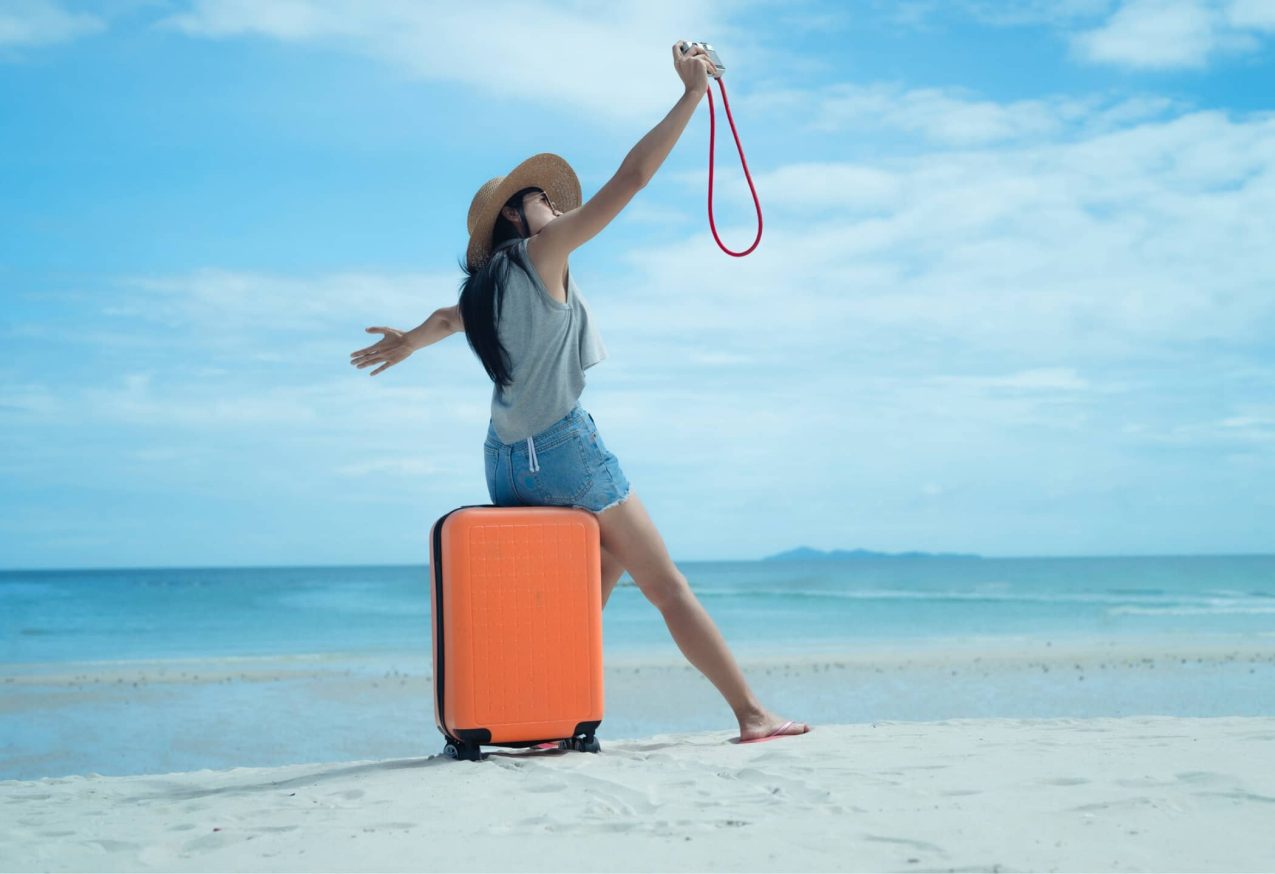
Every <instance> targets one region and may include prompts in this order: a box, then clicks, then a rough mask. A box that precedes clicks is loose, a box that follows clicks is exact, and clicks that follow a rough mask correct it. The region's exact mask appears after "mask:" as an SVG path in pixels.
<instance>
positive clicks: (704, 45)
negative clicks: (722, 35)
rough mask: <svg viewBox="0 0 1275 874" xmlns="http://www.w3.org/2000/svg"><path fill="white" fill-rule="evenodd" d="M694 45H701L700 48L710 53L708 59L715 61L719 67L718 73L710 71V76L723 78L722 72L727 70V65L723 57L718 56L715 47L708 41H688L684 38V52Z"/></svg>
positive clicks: (715, 64) (714, 64) (714, 63)
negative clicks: (723, 61) (724, 63)
mask: <svg viewBox="0 0 1275 874" xmlns="http://www.w3.org/2000/svg"><path fill="white" fill-rule="evenodd" d="M694 46H699V47H700V48H702V49H703V50H704V51H705V52H706V53H707V54H708V59H709V60H710V61H712V62H713V66H715V67H716V68H717V75H716V76H713V74H712V73H710V74H709V76H710V77H711V78H713V79H720V78H722V74H723V73H725V72H726V67H725V66H724V65H723V64H722V59H721V58H719V57H717V52H715V51H713V47H712V46H710V45H709V44H708V43H706V42H689V43H688V42H686V41H685V40H683V41H682V54H686V53H687V52H689V51H690V50H691V49H692V48H693V47H694Z"/></svg>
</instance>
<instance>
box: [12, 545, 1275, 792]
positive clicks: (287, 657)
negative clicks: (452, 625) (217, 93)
mask: <svg viewBox="0 0 1275 874" xmlns="http://www.w3.org/2000/svg"><path fill="white" fill-rule="evenodd" d="M679 567H680V568H681V569H682V571H683V572H684V573H685V574H686V576H687V578H688V579H689V580H690V582H691V585H692V587H693V588H694V590H695V591H696V592H697V593H698V596H699V598H700V600H701V602H702V603H703V604H704V606H705V608H706V609H707V610H708V612H709V614H710V615H711V616H712V617H713V619H714V621H715V622H716V623H717V625H718V627H719V628H720V629H721V631H722V633H723V635H724V637H725V638H726V640H727V642H728V643H729V644H730V646H731V649H732V651H733V652H734V653H735V654H736V655H737V656H738V657H739V658H740V660H741V662H747V661H749V660H750V659H753V660H758V659H764V660H765V661H764V664H767V665H772V666H773V670H772V669H771V668H766V669H761V668H758V669H756V670H751V671H750V672H749V679H750V682H752V683H753V684H754V688H755V690H756V691H757V693H758V694H759V696H760V697H761V698H762V699H763V700H764V701H765V702H767V704H768V705H769V706H773V707H775V708H777V709H780V710H781V712H784V713H785V714H788V715H795V716H798V717H800V718H803V719H807V720H812V721H814V722H815V723H816V724H818V723H820V722H823V723H829V722H859V721H875V720H898V719H902V720H912V719H948V718H962V717H977V716H1011V717H1034V716H1077V717H1083V716H1098V715H1106V716H1111V715H1126V714H1147V713H1159V714H1167V715H1184V716H1209V715H1270V714H1275V556H1247V557H1188V558H1076V559H1056V558H1049V559H974V558H915V559H849V560H820V561H784V562H684V563H681V564H679ZM429 581H430V575H429V570H428V568H426V567H424V566H411V567H317V568H313V567H302V568H260V569H254V568H236V569H155V570H110V571H40V572H4V573H0V696H2V697H0V780H3V779H34V778H38V777H48V776H60V775H66V774H83V773H101V774H137V773H160V772H167V771H177V770H197V769H200V768H228V767H237V766H270V765H279V764H288V763H294V762H310V761H351V760H359V759H385V758H393V757H409V758H410V757H419V756H423V755H432V754H435V753H437V752H439V750H440V749H441V737H440V735H439V734H438V732H437V729H436V728H435V727H434V725H433V712H432V699H431V694H432V693H431V683H430V679H429V677H428V673H429V670H430V652H429V647H430V634H429V590H428V588H427V586H428V585H429ZM603 636H604V651H605V654H606V657H607V660H608V661H607V670H608V681H607V682H608V685H607V692H606V696H607V697H606V708H607V709H606V714H607V715H606V718H605V719H604V725H603V730H602V732H601V734H602V736H603V737H609V738H615V737H646V736H649V735H651V734H655V733H661V732H667V731H694V730H712V729H722V728H730V725H729V723H730V721H731V718H730V713H729V711H728V710H727V709H726V708H725V707H724V705H723V702H722V701H721V699H720V697H719V696H717V694H716V692H715V691H714V690H713V689H712V688H711V686H709V684H708V683H707V681H706V680H703V678H701V677H699V676H698V675H697V674H695V673H694V672H693V671H692V670H690V669H689V668H688V667H687V666H685V663H684V662H683V661H681V656H680V653H679V652H678V650H677V647H676V645H675V644H674V643H673V641H672V640H671V638H670V635H669V633H668V630H667V628H666V627H665V625H664V623H663V620H662V617H661V616H660V615H659V613H658V612H657V611H656V610H655V609H654V608H653V607H652V606H651V605H650V604H649V603H647V602H646V600H645V599H644V598H643V597H642V595H641V593H640V592H639V591H638V590H637V589H636V587H634V586H633V585H632V582H631V581H630V580H628V578H627V577H626V578H624V579H622V581H621V585H620V588H618V589H617V590H616V592H615V593H614V594H613V596H612V598H611V601H610V602H609V603H608V605H607V608H606V610H605V612H604V614H603ZM1219 640H1221V641H1223V642H1224V645H1223V648H1222V649H1221V650H1214V651H1213V652H1216V653H1217V654H1216V655H1208V654H1205V657H1203V658H1196V657H1190V658H1188V657H1186V656H1187V655H1188V650H1191V648H1192V644H1193V643H1195V642H1203V641H1209V642H1210V643H1211V644H1216V642H1217V641H1219ZM1042 641H1043V642H1044V644H1045V645H1046V646H1051V645H1052V646H1054V647H1055V649H1054V650H1053V652H1054V653H1055V654H1057V653H1059V651H1060V650H1061V649H1064V648H1065V647H1066V646H1067V645H1068V643H1072V644H1075V645H1076V646H1077V647H1078V650H1077V651H1085V649H1086V647H1089V646H1090V645H1091V644H1093V643H1094V642H1096V641H1101V642H1105V643H1106V644H1117V645H1119V644H1121V643H1122V642H1130V643H1133V642H1136V646H1137V647H1141V649H1139V650H1138V652H1139V653H1140V654H1142V655H1146V654H1147V653H1153V654H1155V657H1154V658H1136V657H1128V658H1126V657H1117V656H1115V655H1112V654H1111V652H1112V651H1110V650H1094V652H1096V653H1097V655H1095V656H1094V657H1093V658H1090V659H1087V660H1086V659H1084V658H1080V659H1079V660H1077V662H1076V664H1075V665H1074V666H1073V664H1072V661H1073V660H1072V659H1071V658H1067V659H1066V662H1065V664H1064V663H1062V662H1060V661H1059V660H1058V659H1057V658H1055V659H1054V661H1053V662H1051V663H1048V664H1046V663H1045V662H1043V661H1041V660H1040V659H1038V658H1037V657H1036V656H1028V657H1018V658H1017V661H1016V662H1015V663H1014V664H1013V665H1010V666H1008V667H1005V666H1002V667H999V668H995V667H993V666H992V664H991V662H992V661H993V659H990V658H989V659H987V660H986V661H985V662H983V663H980V662H979V661H977V660H975V661H970V660H969V658H968V656H962V657H949V656H946V655H945V656H943V657H942V659H941V660H940V662H939V663H937V664H936V663H935V662H934V661H933V659H931V660H930V661H929V662H928V663H927V662H926V661H925V660H924V659H917V660H915V662H910V661H905V660H904V658H906V657H908V656H912V655H916V654H919V653H923V652H924V651H925V650H926V648H927V647H936V648H938V649H939V650H940V651H942V652H945V653H951V652H953V651H954V650H956V649H958V648H960V647H965V648H967V649H972V651H973V652H975V653H994V652H995V651H996V650H997V647H998V646H999V645H1001V644H1004V645H1005V648H1006V649H1007V650H1012V649H1014V648H1015V647H1018V648H1020V649H1021V648H1022V647H1024V646H1028V648H1029V649H1031V648H1032V646H1031V645H1035V644H1039V643H1041V642H1042ZM1230 642H1234V647H1235V649H1234V653H1232V652H1229V651H1228V650H1227V647H1230V646H1231V643H1230ZM872 651H876V652H878V653H880V652H892V653H894V654H896V655H897V654H898V653H902V654H903V656H902V657H895V656H891V657H890V658H891V659H893V660H892V661H891V660H888V659H887V660H886V661H882V662H880V663H879V664H877V663H872V662H869V663H868V664H867V665H866V666H859V667H855V666H853V664H851V663H852V662H853V660H854V658H855V657H856V655H861V654H864V653H869V652H872ZM1040 651H1042V650H1039V649H1033V652H1040ZM1201 652H1203V650H1199V649H1198V647H1197V651H1196V652H1195V655H1199V654H1200V653H1201ZM1241 653H1242V654H1241ZM1179 655H1181V656H1183V657H1182V658H1179V657H1178V656H1179ZM816 657H817V658H818V659H819V660H824V659H828V662H826V663H824V664H822V665H821V666H820V667H818V668H814V669H811V670H796V669H795V668H794V669H793V670H789V666H791V665H795V664H798V663H800V662H802V660H803V659H805V660H810V659H815V658H816ZM874 658H875V657H874ZM962 658H963V659H964V661H962V660H961V659H962ZM838 660H841V664H840V665H838V664H837V661H838ZM656 662H660V663H665V664H667V663H672V664H674V665H677V667H674V668H671V669H664V668H661V669H660V670H665V671H666V673H659V672H658V671H653V670H652V668H651V667H650V665H652V664H654V663H656ZM1082 662H1083V664H1082ZM633 665H641V666H645V667H639V668H634V667H631V666H633ZM1064 669H1065V673H1064ZM668 670H671V671H672V673H667V671H668Z"/></svg>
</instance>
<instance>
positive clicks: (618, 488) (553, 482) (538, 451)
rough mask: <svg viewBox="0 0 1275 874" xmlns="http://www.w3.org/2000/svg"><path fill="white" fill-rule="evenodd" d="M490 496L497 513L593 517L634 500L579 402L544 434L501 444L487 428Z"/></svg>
mask: <svg viewBox="0 0 1275 874" xmlns="http://www.w3.org/2000/svg"><path fill="white" fill-rule="evenodd" d="M483 455H484V456H485V458H486V461H487V491H488V493H489V494H490V495H491V502H492V503H493V504H495V505H496V506H497V507H538V506H545V505H549V506H555V507H578V508H580V509H583V510H589V511H591V512H593V513H601V512H602V511H603V510H607V509H610V508H611V507H613V506H615V505H616V504H618V503H620V502H621V501H623V500H624V499H625V498H627V497H628V496H629V481H628V479H626V478H625V476H624V471H622V470H620V460H619V459H618V458H616V457H615V455H614V454H613V453H611V452H610V451H608V450H607V448H606V444H605V443H603V442H602V436H601V435H600V434H598V428H597V425H595V424H594V422H593V416H591V415H589V414H588V413H587V412H586V411H585V409H584V408H583V407H582V406H580V404H579V402H577V403H576V405H575V406H574V407H573V408H572V409H571V412H569V413H567V414H566V415H565V416H563V417H562V418H561V419H559V420H558V421H556V422H554V423H553V424H552V425H550V426H549V427H548V428H545V429H544V430H543V431H541V432H540V433H539V434H536V435H535V436H533V437H528V438H527V439H526V440H519V441H518V442H517V443H502V442H501V441H500V438H499V437H497V436H496V428H495V426H494V425H488V428H487V440H486V442H485V443H484V444H483Z"/></svg>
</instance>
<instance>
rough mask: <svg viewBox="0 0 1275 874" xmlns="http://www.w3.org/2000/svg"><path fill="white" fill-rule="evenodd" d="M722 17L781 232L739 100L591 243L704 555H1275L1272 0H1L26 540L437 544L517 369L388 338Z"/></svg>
mask: <svg viewBox="0 0 1275 874" xmlns="http://www.w3.org/2000/svg"><path fill="white" fill-rule="evenodd" d="M679 39H689V40H699V41H706V42H709V43H712V44H713V46H714V47H715V48H716V50H717V51H718V53H719V55H720V57H721V59H722V61H723V64H724V65H725V67H726V74H725V76H724V78H723V80H722V82H723V84H724V86H725V89H726V95H727V97H728V98H729V100H730V105H731V110H732V113H733V115H734V119H735V123H736V127H737V130H738V134H739V137H740V140H741V142H742V144H743V148H744V154H745V157H746V159H747V163H748V168H749V171H750V173H751V175H752V179H753V183H754V184H755V186H756V190H757V195H758V198H759V200H760V203H761V208H762V213H763V217H764V231H763V235H762V239H761V243H760V245H759V246H758V248H757V249H756V251H754V252H753V253H752V254H751V255H749V256H748V257H745V258H734V257H730V256H728V255H726V254H724V253H723V252H722V251H721V250H720V249H718V247H717V244H716V243H715V242H714V240H713V237H712V235H711V232H710V229H709V224H708V212H707V200H708V197H707V194H708V141H709V106H708V101H707V100H705V102H704V103H703V104H701V106H700V107H699V108H698V110H697V112H696V115H695V118H694V119H693V120H692V122H691V123H690V125H689V126H688V127H687V129H686V131H685V133H684V134H683V135H682V138H681V139H680V141H679V142H678V144H677V146H676V147H675V148H674V150H673V152H672V154H671V155H670V156H669V158H668V159H667V161H666V162H665V163H664V164H663V165H662V167H661V168H660V170H659V172H658V173H657V175H656V176H655V178H654V179H653V180H652V181H651V183H650V184H649V185H648V186H647V187H646V188H644V189H643V190H642V191H641V192H640V193H639V194H638V195H637V197H635V198H634V200H633V201H632V203H631V204H630V205H629V206H628V207H627V208H626V210H625V211H624V212H623V213H622V214H621V215H620V216H619V217H618V218H617V219H616V220H615V221H614V222H612V224H611V225H609V226H608V227H607V228H606V229H605V230H604V231H603V232H602V234H600V235H599V236H598V237H596V238H595V239H594V240H592V241H590V242H589V243H588V244H587V245H586V246H584V247H582V248H581V249H579V250H577V251H576V252H575V253H573V255H572V261H571V264H572V276H573V278H574V279H575V281H576V283H577V284H578V286H579V288H580V291H581V293H582V294H583V296H584V298H585V299H586V300H587V301H588V303H589V306H590V309H591V311H592V313H593V316H594V318H595V319H596V320H597V323H598V326H599V329H600V332H601V335H602V337H603V340H604V342H605V343H606V346H607V348H608V350H609V357H608V358H607V359H606V360H605V361H603V362H602V363H601V364H599V365H597V366H596V367H594V368H592V369H590V370H589V371H588V373H587V379H588V386H587V388H586V389H585V392H584V394H583V396H582V398H581V401H582V403H583V404H584V406H585V407H586V408H587V409H588V410H589V411H590V412H591V413H592V414H593V416H594V418H595V420H596V422H597V425H598V427H599V430H600V432H601V433H602V435H603V437H604V439H605V441H606V444H607V446H608V447H609V448H610V449H611V451H613V452H614V453H615V454H616V455H617V456H618V457H619V459H620V462H621V464H622V466H623V468H624V470H625V472H626V474H627V476H628V478H629V479H630V481H631V482H632V483H633V485H634V487H635V489H636V490H637V491H638V493H639V494H640V495H641V496H642V500H643V503H644V504H645V505H646V507H647V509H648V511H649V512H650V514H651V517H652V519H653V520H654V522H655V524H656V527H657V528H658V529H659V530H660V532H661V534H662V535H663V537H664V540H665V542H666V544H667V545H668V548H669V551H670V553H671V555H672V556H673V558H674V559H675V560H680V561H696V560H735V559H738V560H748V559H757V558H762V557H764V556H767V555H771V554H774V553H777V552H780V551H784V550H787V549H791V548H793V547H796V546H799V545H805V546H810V547H814V548H817V549H851V548H867V549H874V550H883V551H903V550H930V551H955V552H975V553H980V554H983V555H1007V556H1008V555H1058V556H1068V555H1146V554H1160V555H1164V554H1186V553H1213V554H1223V553H1255V552H1271V551H1273V546H1275V294H1273V292H1275V245H1272V239H1273V238H1275V113H1272V106H1271V104H1272V101H1273V100H1275V0H1054V2H1044V0H1021V2H991V0H986V2H985V0H941V2H940V0H899V2H885V0H856V2H828V3H822V2H814V0H801V2H790V0H783V2H759V0H748V2H732V3H713V2H697V0H678V2H661V0H655V2H650V0H643V2H634V3H626V2H619V3H616V2H597V3H595V2H559V3H549V2H539V0H523V2H518V3H507V2H488V3H474V4H452V3H437V4H436V3H428V2H418V3H412V2H391V0H385V2H354V0H278V2H261V3H257V2H248V0H171V2H145V0H118V2H102V3H87V2H84V3H80V2H75V3H73V2H69V0H68V2H56V0H18V2H13V0H5V2H0V294H2V295H3V303H4V307H3V314H2V315H0V332H2V334H3V341H4V345H5V348H6V350H7V352H8V354H7V355H6V356H5V359H4V362H3V363H2V364H0V422H2V429H0V435H2V436H0V440H2V441H3V454H2V455H0V568H11V569H16V568H24V569H37V568H106V567H166V566H167V567H171V566H273V565H329V564H423V563H425V561H426V560H427V556H428V547H427V543H426V538H427V535H428V532H429V529H430V526H431V525H432V524H433V522H434V521H435V520H436V519H438V518H439V517H440V516H442V515H443V514H444V513H446V512H448V511H449V510H451V509H454V508H456V507H459V506H463V505H467V504H485V503H488V502H489V500H490V499H489V497H488V495H487V490H486V485H485V478H484V473H483V454H482V442H483V439H484V438H485V436H486V433H487V425H488V418H489V415H490V398H491V384H490V381H489V380H488V377H487V375H486V373H485V372H484V370H483V368H482V366H481V364H480V363H479V361H478V359H477V358H476V357H475V356H474V354H473V353H472V351H471V350H470V349H469V347H468V345H467V344H466V342H465V338H464V336H463V335H462V334H457V335H453V336H452V337H449V338H447V339H446V340H444V341H442V342H440V343H438V344H437V345H435V346H431V347H428V348H426V349H423V350H421V351H419V352H417V353H416V354H414V355H413V356H412V357H411V358H409V359H407V360H406V361H404V362H402V363H401V364H398V365H396V366H394V367H391V368H389V369H388V370H386V371H384V372H382V373H380V374H378V375H377V376H375V377H372V376H370V375H369V373H370V370H371V368H369V369H366V370H357V369H355V368H354V367H352V366H351V365H350V363H349V356H350V353H351V352H353V351H354V350H355V349H358V348H361V347H363V346H365V345H368V343H369V342H371V341H374V340H375V339H377V337H378V336H379V335H370V334H367V333H366V332H365V328H367V327H368V326H374V325H389V326H393V327H397V328H399V329H403V330H406V329H409V328H412V327H414V326H416V325H418V324H420V323H421V322H422V321H423V320H424V319H426V318H427V317H428V316H429V315H430V314H431V313H432V312H434V311H435V310H436V309H438V308H440V307H446V306H450V305H452V304H454V303H455V302H456V300H457V298H458V290H459V284H460V280H461V277H462V274H461V272H460V270H459V267H458V259H460V258H461V257H462V256H463V253H464V251H465V246H466V243H467V240H468V237H467V234H466V231H465V216H466V213H467V211H468V209H469V204H470V200H471V198H472V197H473V195H474V193H475V192H476V191H477V189H478V188H479V187H480V186H481V185H482V184H483V183H484V182H485V181H487V180H488V179H490V178H491V177H493V176H497V175H502V174H505V173H507V172H508V171H509V170H511V169H512V168H513V167H514V166H516V165H517V164H518V163H519V162H520V161H522V160H523V159H524V158H526V157H528V156H530V155H532V154H535V153H538V152H554V153H557V154H559V155H562V156H563V157H564V158H566V159H567V160H568V161H569V162H570V163H571V165H572V166H573V167H574V168H575V170H576V172H577V174H578V175H579V177H580V181H581V184H582V187H583V189H584V196H585V197H586V198H588V197H590V196H592V195H593V194H594V193H595V192H596V191H597V190H598V189H599V188H600V187H601V186H602V185H603V184H604V183H605V182H606V181H607V180H608V179H609V178H610V177H611V175H612V174H613V173H614V172H615V171H616V170H617V169H618V167H619V166H620V163H621V162H622V160H623V159H624V157H625V155H626V154H627V153H628V151H629V150H630V149H631V148H632V147H633V146H634V145H635V144H636V143H637V142H638V140H640V139H641V138H642V137H643V136H644V135H645V134H646V133H647V131H649V130H650V129H651V128H652V127H654V126H655V125H656V124H658V123H659V121H660V120H661V119H662V118H663V117H664V115H665V113H667V112H668V111H669V110H670V109H671V108H672V107H673V105H674V104H675V103H676V102H677V100H678V98H679V97H680V95H681V93H682V86H681V81H680V79H679V78H678V77H677V74H676V73H675V71H674V69H673V65H672V61H671V46H672V45H673V43H674V42H676V41H677V40H679ZM712 96H713V98H714V103H715V109H716V111H717V120H718V122H719V123H720V126H719V129H718V131H717V134H718V136H717V153H716V171H715V180H714V202H713V208H714V216H715V219H716V222H717V227H718V229H719V232H720V234H721V236H722V239H723V241H724V242H725V243H726V244H727V245H728V246H729V247H731V248H733V249H736V250H741V249H744V248H747V246H748V245H749V244H750V243H751V242H752V240H753V238H754V235H755V233H756V223H757V217H756V214H755V210H754V206H753V201H752V197H751V195H750V194H749V190H748V180H747V179H746V178H745V176H744V174H743V171H742V169H741V162H740V158H739V154H738V152H737V151H736V149H735V145H734V141H733V139H732V138H731V135H730V130H729V125H728V123H727V120H726V118H725V116H724V114H723V112H722V101H721V95H720V92H719V91H718V87H717V85H713V86H712Z"/></svg>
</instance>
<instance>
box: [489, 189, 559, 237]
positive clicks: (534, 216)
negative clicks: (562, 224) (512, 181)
mask: <svg viewBox="0 0 1275 874" xmlns="http://www.w3.org/2000/svg"><path fill="white" fill-rule="evenodd" d="M522 211H523V212H525V213H526V214H527V226H528V231H527V236H529V237H532V236H535V235H536V234H538V233H540V229H541V228H543V227H544V226H545V225H547V224H549V222H551V221H553V220H554V219H555V218H557V217H558V216H560V215H562V213H561V212H559V211H558V208H557V207H556V206H554V204H553V201H552V200H550V199H549V195H547V194H545V193H544V192H543V191H532V192H529V193H527V194H524V195H523V197H522ZM501 213H502V214H503V215H504V216H505V218H507V219H509V221H511V222H513V224H514V225H517V224H518V211H517V210H516V209H513V208H511V207H508V206H506V207H505V208H504V209H502V210H501Z"/></svg>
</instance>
